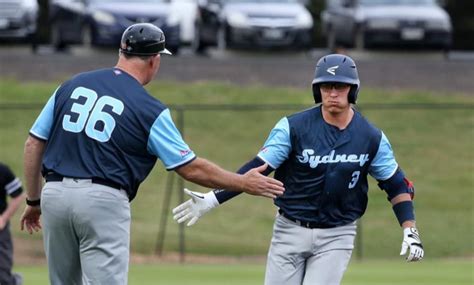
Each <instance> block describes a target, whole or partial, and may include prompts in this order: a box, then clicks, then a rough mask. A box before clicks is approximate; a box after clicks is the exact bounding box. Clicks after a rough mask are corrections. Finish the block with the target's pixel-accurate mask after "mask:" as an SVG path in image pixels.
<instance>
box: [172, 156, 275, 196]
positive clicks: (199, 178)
mask: <svg viewBox="0 0 474 285" xmlns="http://www.w3.org/2000/svg"><path fill="white" fill-rule="evenodd" d="M267 168H268V165H267V164H263V163H262V164H260V165H256V166H255V167H252V168H248V169H246V171H245V172H241V171H239V172H238V173H237V174H236V173H232V172H230V171H227V170H224V169H222V168H221V167H219V166H217V165H216V164H214V163H212V162H210V161H208V160H206V159H203V158H196V159H195V160H193V161H192V162H190V163H188V164H186V165H184V166H182V167H180V168H178V169H176V172H177V173H178V174H179V175H180V176H182V177H183V178H184V179H186V180H188V181H191V182H193V183H196V184H199V185H201V186H204V187H209V188H224V189H228V190H231V191H236V192H237V193H240V192H245V193H248V194H251V195H257V196H264V197H268V198H272V199H273V198H276V197H277V196H280V195H282V194H283V191H284V187H283V183H281V182H280V181H278V180H276V179H273V178H270V177H266V176H265V175H262V173H265V172H266V171H267Z"/></svg>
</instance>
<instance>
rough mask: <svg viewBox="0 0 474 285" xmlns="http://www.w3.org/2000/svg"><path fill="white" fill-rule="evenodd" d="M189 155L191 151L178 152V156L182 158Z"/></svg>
mask: <svg viewBox="0 0 474 285" xmlns="http://www.w3.org/2000/svg"><path fill="white" fill-rule="evenodd" d="M189 153H191V150H189V149H187V150H180V151H179V154H180V155H181V156H182V157H184V156H186V155H188V154H189Z"/></svg>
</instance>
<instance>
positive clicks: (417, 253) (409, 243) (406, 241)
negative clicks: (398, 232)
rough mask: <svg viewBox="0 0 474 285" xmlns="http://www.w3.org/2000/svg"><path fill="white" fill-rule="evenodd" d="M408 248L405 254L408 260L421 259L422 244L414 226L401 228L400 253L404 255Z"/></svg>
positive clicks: (422, 253)
mask: <svg viewBox="0 0 474 285" xmlns="http://www.w3.org/2000/svg"><path fill="white" fill-rule="evenodd" d="M408 249H410V252H409V254H408V256H407V261H408V262H411V261H419V260H422V259H423V255H424V254H425V252H424V250H423V245H422V244H421V239H420V235H419V234H418V230H417V229H416V228H414V227H411V228H405V229H403V242H402V250H401V251H400V255H405V254H406V253H407V251H408Z"/></svg>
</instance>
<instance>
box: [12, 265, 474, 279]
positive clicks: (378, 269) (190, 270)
mask: <svg viewBox="0 0 474 285" xmlns="http://www.w3.org/2000/svg"><path fill="white" fill-rule="evenodd" d="M472 269H473V262H472V260H470V261H469V260H464V261H459V260H456V261H449V260H425V261H423V262H421V263H405V262H404V261H403V260H401V259H400V260H397V261H388V260H372V261H364V262H355V261H353V262H351V263H350V264H349V268H348V270H347V272H346V274H345V276H344V279H343V282H342V284H343V285H370V284H374V285H400V284H404V285H446V284H449V285H471V284H473V281H474V278H473V271H472ZM15 270H16V271H17V272H21V273H22V274H23V277H24V279H25V284H35V285H43V284H44V285H46V284H48V279H47V278H48V276H47V270H46V267H45V266H22V267H16V268H15ZM264 271H265V265H264V264H254V263H250V264H184V265H180V264H140V265H139V264H135V265H132V266H131V268H130V273H129V284H130V285H134V284H137V285H138V284H139V285H188V284H192V285H243V284H245V285H261V284H263V278H264Z"/></svg>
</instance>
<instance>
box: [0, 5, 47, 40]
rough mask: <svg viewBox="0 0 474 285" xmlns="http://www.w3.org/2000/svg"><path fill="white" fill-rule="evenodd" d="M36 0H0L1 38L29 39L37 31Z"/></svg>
mask: <svg viewBox="0 0 474 285" xmlns="http://www.w3.org/2000/svg"><path fill="white" fill-rule="evenodd" d="M37 17H38V3H37V2H36V0H0V39H2V40H28V39H30V38H31V36H33V35H34V33H35V32H36V19H37Z"/></svg>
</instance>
